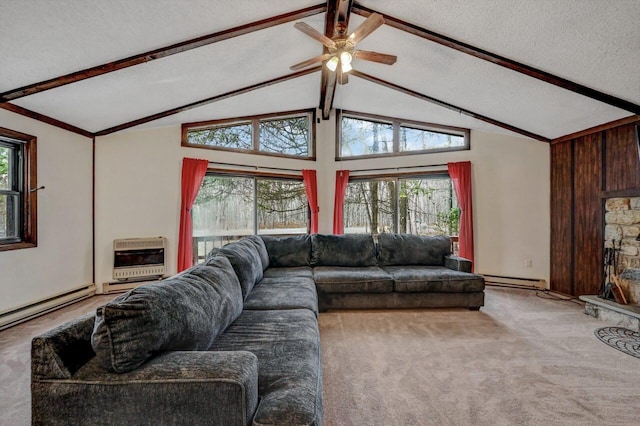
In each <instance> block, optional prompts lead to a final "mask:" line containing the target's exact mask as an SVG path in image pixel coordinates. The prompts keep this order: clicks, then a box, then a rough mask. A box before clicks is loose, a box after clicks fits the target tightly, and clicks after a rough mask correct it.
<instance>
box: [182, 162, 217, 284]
mask: <svg viewBox="0 0 640 426" xmlns="http://www.w3.org/2000/svg"><path fill="white" fill-rule="evenodd" d="M208 167H209V162H208V161H207V160H196V159H193V158H183V159H182V192H181V196H180V234H179V238H178V272H182V271H184V270H185V269H187V268H190V267H191V266H192V265H193V223H192V221H191V207H193V203H194V202H195V200H196V197H197V196H198V191H199V190H200V186H201V185H202V181H203V179H204V175H205V174H206V173H207V168H208Z"/></svg>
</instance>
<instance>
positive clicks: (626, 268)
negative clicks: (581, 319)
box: [580, 197, 640, 331]
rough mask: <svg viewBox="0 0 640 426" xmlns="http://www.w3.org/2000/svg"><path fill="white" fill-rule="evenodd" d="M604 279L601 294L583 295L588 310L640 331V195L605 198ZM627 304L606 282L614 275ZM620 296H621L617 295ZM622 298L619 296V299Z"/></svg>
mask: <svg viewBox="0 0 640 426" xmlns="http://www.w3.org/2000/svg"><path fill="white" fill-rule="evenodd" d="M604 254H605V256H604V259H603V267H604V283H603V291H602V292H601V294H600V295H598V296H581V297H580V298H581V299H582V300H584V301H585V302H586V306H585V311H586V313H587V314H589V315H592V316H595V317H597V318H601V319H603V320H608V321H614V322H616V323H618V324H619V325H621V326H624V327H627V328H631V329H633V330H636V331H640V197H621V198H609V199H607V200H606V201H605V229H604ZM614 275H615V278H617V281H618V283H619V285H620V287H621V289H622V294H623V295H624V298H625V299H626V301H627V304H620V303H616V302H615V301H614V300H613V295H611V296H610V297H608V298H602V296H603V294H604V295H609V293H608V292H607V291H606V290H607V289H606V285H608V284H612V285H614V286H615V278H614ZM618 299H620V297H618ZM618 301H620V300H618Z"/></svg>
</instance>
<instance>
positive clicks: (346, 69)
mask: <svg viewBox="0 0 640 426" xmlns="http://www.w3.org/2000/svg"><path fill="white" fill-rule="evenodd" d="M341 65H342V72H343V73H347V72H349V71H351V70H352V69H353V67H352V66H351V64H349V63H347V62H343V63H342V64H341Z"/></svg>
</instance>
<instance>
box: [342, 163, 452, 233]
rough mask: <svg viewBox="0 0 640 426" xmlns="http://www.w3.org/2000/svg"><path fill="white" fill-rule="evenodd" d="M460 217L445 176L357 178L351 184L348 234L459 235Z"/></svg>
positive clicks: (346, 202) (347, 197)
mask: <svg viewBox="0 0 640 426" xmlns="http://www.w3.org/2000/svg"><path fill="white" fill-rule="evenodd" d="M459 218H460V210H459V209H458V202H457V199H456V197H455V191H454V190H453V185H452V183H451V179H449V177H448V176H445V175H433V176H419V177H383V178H366V179H358V178H354V179H352V180H351V181H350V182H349V184H348V185H347V192H346V195H345V200H344V229H345V233H372V234H379V233H381V232H400V233H406V234H419V235H438V234H445V235H457V234H458V219H459Z"/></svg>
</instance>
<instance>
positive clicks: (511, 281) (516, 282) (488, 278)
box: [480, 274, 547, 290]
mask: <svg viewBox="0 0 640 426" xmlns="http://www.w3.org/2000/svg"><path fill="white" fill-rule="evenodd" d="M480 275H482V276H483V277H484V282H485V284H487V285H492V284H494V285H499V286H504V287H517V288H534V289H539V290H546V288H547V282H546V281H545V280H543V279H540V278H521V277H506V276H503V275H490V274H480Z"/></svg>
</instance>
